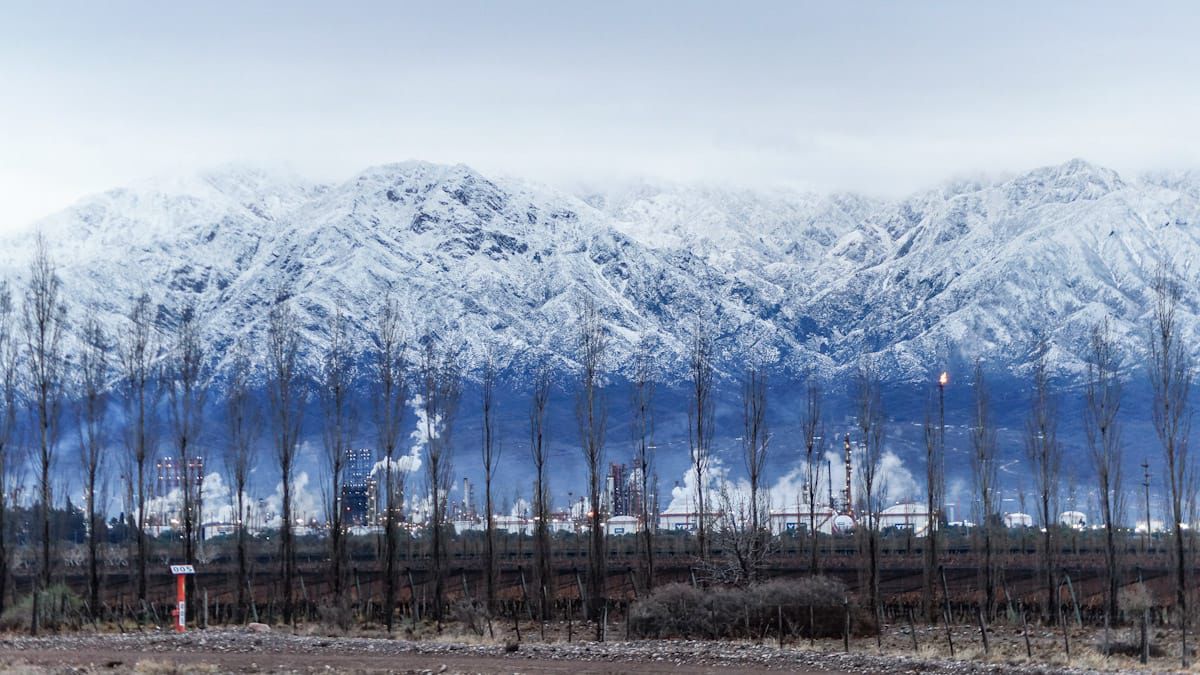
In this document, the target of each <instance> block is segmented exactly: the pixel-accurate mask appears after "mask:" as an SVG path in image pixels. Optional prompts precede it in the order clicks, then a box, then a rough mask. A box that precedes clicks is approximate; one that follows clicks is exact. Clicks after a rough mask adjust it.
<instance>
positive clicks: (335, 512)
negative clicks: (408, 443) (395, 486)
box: [321, 308, 353, 628]
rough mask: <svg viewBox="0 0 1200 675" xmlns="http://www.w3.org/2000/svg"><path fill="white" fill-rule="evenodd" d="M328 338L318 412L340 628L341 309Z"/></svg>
mask: <svg viewBox="0 0 1200 675" xmlns="http://www.w3.org/2000/svg"><path fill="white" fill-rule="evenodd" d="M327 332H328V338H327V342H326V344H325V354H324V358H323V359H322V364H321V412H322V415H323V417H324V433H323V440H324V445H325V470H326V471H327V472H328V479H329V483H328V486H329V487H328V489H329V494H328V495H326V497H325V504H326V509H327V511H328V512H327V513H326V520H327V522H328V524H329V588H330V591H331V593H332V595H333V598H334V602H336V603H337V606H338V608H339V610H340V611H339V612H337V621H338V622H339V623H341V624H342V627H343V628H346V627H347V626H348V623H347V622H348V621H349V613H348V609H347V608H348V606H349V598H348V597H347V594H346V593H344V592H343V590H344V586H345V581H346V564H347V562H348V561H347V557H346V536H347V532H346V517H345V513H346V509H345V504H344V502H343V497H344V496H345V488H346V458H347V455H348V454H349V451H350V425H351V422H352V420H351V417H352V414H353V412H352V410H351V406H350V393H351V387H352V382H351V376H352V373H351V359H352V358H353V356H352V354H351V353H350V345H349V343H348V342H347V338H346V320H345V317H344V316H343V315H342V312H341V309H340V308H335V309H334V311H333V314H332V316H331V317H330V319H329V326H328V331H327Z"/></svg>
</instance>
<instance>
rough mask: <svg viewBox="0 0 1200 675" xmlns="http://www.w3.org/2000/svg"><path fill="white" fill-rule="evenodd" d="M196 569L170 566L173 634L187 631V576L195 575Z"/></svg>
mask: <svg viewBox="0 0 1200 675" xmlns="http://www.w3.org/2000/svg"><path fill="white" fill-rule="evenodd" d="M195 573H196V568H195V567H193V566H191V565H171V574H174V575H175V611H173V612H171V614H172V615H174V616H175V632H176V633H182V632H183V631H185V630H187V595H186V593H187V575H189V574H195Z"/></svg>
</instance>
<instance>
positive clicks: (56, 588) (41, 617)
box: [0, 584, 83, 631]
mask: <svg viewBox="0 0 1200 675" xmlns="http://www.w3.org/2000/svg"><path fill="white" fill-rule="evenodd" d="M32 620H33V595H26V596H24V597H22V598H21V599H20V600H18V601H17V602H16V604H13V605H11V606H10V607H9V608H8V609H6V610H4V615H3V616H0V629H2V630H9V631H17V630H20V631H26V630H29V628H30V624H31V623H32ZM82 625H83V601H82V600H80V599H79V596H77V595H75V594H74V593H73V592H71V589H69V588H67V587H66V586H64V585H63V584H55V585H53V586H50V587H49V588H47V589H46V590H44V591H41V592H40V593H39V595H38V627H39V628H41V629H43V630H60V629H71V630H78V629H79V628H80V626H82Z"/></svg>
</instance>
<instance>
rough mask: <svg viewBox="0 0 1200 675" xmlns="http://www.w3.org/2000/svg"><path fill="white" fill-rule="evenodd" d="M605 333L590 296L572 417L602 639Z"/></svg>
mask: <svg viewBox="0 0 1200 675" xmlns="http://www.w3.org/2000/svg"><path fill="white" fill-rule="evenodd" d="M607 349H608V335H607V334H606V332H605V329H604V323H603V322H602V320H601V318H600V313H599V311H598V310H597V309H596V305H595V302H593V301H592V300H591V299H589V300H588V301H587V302H586V303H585V304H584V306H583V311H582V312H581V315H580V318H579V366H580V378H579V390H578V392H577V393H576V398H575V420H576V422H577V423H578V425H579V437H580V447H582V449H583V459H584V463H585V464H586V465H587V472H588V502H589V503H588V506H589V507H590V508H591V512H590V520H591V530H590V531H589V532H588V539H589V541H590V544H591V545H590V549H589V554H588V594H589V598H590V599H589V602H588V610H589V613H590V615H591V616H590V618H591V619H592V620H594V621H596V640H597V641H599V640H601V639H603V633H602V626H601V624H600V621H599V619H600V618H601V616H602V614H603V607H602V605H603V604H604V602H605V594H604V581H605V574H604V565H605V558H606V556H605V552H604V520H603V513H602V512H601V511H602V509H601V503H600V488H601V484H602V481H603V476H602V467H603V463H604V435H605V431H606V430H607V427H608V406H607V401H606V397H605V395H604V384H603V382H602V378H603V372H602V371H603V367H604V358H605V353H606V351H607Z"/></svg>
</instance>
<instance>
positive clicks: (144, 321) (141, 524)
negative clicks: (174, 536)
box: [118, 293, 162, 618]
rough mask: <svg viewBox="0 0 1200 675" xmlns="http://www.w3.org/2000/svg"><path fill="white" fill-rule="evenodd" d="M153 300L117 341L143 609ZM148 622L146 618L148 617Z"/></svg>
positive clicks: (154, 397)
mask: <svg viewBox="0 0 1200 675" xmlns="http://www.w3.org/2000/svg"><path fill="white" fill-rule="evenodd" d="M152 312H153V308H152V306H151V304H150V296H148V295H146V294H144V293H143V294H142V295H140V296H138V297H137V298H136V299H135V300H134V301H133V306H132V307H130V310H129V324H128V328H127V330H126V332H125V333H124V334H123V335H122V336H121V339H120V341H119V343H118V346H119V350H118V351H119V354H120V360H121V383H122V390H123V391H122V393H123V399H124V408H125V410H124V412H125V446H126V448H127V450H128V459H129V466H128V467H127V473H128V479H129V484H128V486H127V490H128V495H129V496H130V497H132V499H130V502H131V504H132V505H133V506H134V511H135V513H134V515H133V518H134V524H135V527H134V529H135V530H136V532H135V533H134V535H135V537H136V549H137V551H136V555H135V557H136V565H137V593H138V605H139V607H143V608H144V607H145V606H146V601H147V597H146V565H147V563H148V562H149V550H148V542H147V539H146V499H147V493H148V492H149V491H150V476H149V475H148V474H147V471H146V470H147V468H149V466H150V465H151V464H153V462H154V433H155V431H156V429H155V425H154V420H155V408H156V407H157V406H158V401H159V397H160V395H161V393H162V388H161V387H157V386H155V382H154V368H155V360H156V358H157V356H158V354H157V350H158V346H157V342H156V339H155V331H154V317H153V314H152ZM143 618H144V617H143Z"/></svg>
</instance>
